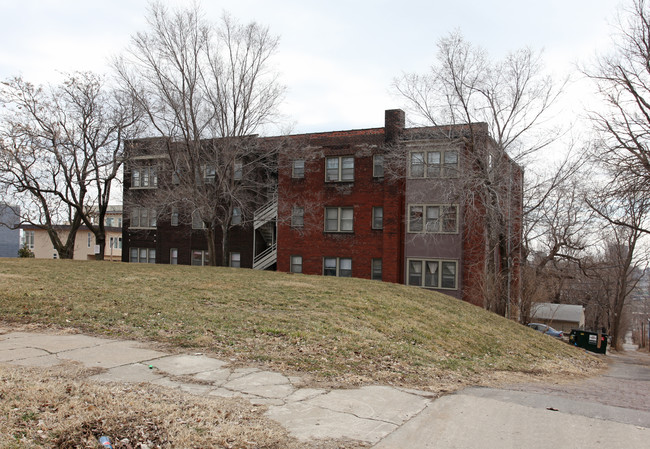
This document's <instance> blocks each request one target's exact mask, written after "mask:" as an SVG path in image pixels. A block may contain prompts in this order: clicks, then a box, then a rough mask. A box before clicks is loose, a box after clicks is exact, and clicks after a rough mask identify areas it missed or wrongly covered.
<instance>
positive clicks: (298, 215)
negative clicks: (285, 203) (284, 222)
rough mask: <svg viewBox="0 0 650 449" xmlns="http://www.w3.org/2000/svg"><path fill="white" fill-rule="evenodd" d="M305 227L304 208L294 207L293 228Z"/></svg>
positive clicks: (292, 215)
mask: <svg viewBox="0 0 650 449" xmlns="http://www.w3.org/2000/svg"><path fill="white" fill-rule="evenodd" d="M304 225H305V208H304V207H302V206H293V209H291V227H292V228H302V227H303V226H304Z"/></svg>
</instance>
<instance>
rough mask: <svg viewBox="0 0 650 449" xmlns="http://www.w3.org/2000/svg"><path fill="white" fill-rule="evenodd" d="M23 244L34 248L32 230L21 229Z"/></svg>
mask: <svg viewBox="0 0 650 449" xmlns="http://www.w3.org/2000/svg"><path fill="white" fill-rule="evenodd" d="M23 246H24V247H27V248H28V249H34V231H23Z"/></svg>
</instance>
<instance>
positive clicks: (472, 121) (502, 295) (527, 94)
mask: <svg viewBox="0 0 650 449" xmlns="http://www.w3.org/2000/svg"><path fill="white" fill-rule="evenodd" d="M395 88H396V90H397V92H398V93H399V94H401V95H402V96H403V97H404V98H405V99H406V100H407V102H408V103H409V105H410V111H411V113H414V114H415V115H416V116H419V117H422V118H423V119H424V121H425V123H427V124H429V125H431V124H432V125H435V126H437V127H438V129H439V130H441V131H443V130H444V129H445V127H447V129H449V131H450V132H449V135H448V137H449V138H450V142H451V141H454V140H455V141H459V140H460V141H461V142H462V144H463V145H464V147H465V148H467V151H466V152H465V154H466V155H467V156H466V160H464V161H462V166H463V169H462V173H461V175H460V176H459V181H458V182H456V183H454V185H453V187H454V191H455V192H456V194H457V195H465V198H464V199H462V200H461V203H462V204H463V205H464V207H465V208H466V222H467V217H474V219H475V220H477V221H476V223H474V224H472V223H471V222H468V223H467V225H468V226H479V225H480V226H482V228H483V229H484V231H483V234H484V239H485V241H486V245H485V254H484V260H485V261H486V264H485V267H484V268H483V269H482V270H481V271H482V273H483V275H482V276H483V282H482V283H483V286H484V288H483V290H484V291H483V295H484V297H485V301H484V304H485V305H486V307H487V308H488V309H490V310H492V311H495V312H497V313H500V314H502V315H511V305H512V303H513V302H514V301H515V298H516V296H517V294H516V293H515V292H512V291H511V289H510V285H511V281H512V266H513V263H515V262H514V261H515V259H517V258H518V256H517V254H518V252H519V251H520V248H519V246H518V245H517V244H516V243H515V244H513V242H515V241H518V239H515V238H513V232H516V225H514V227H513V219H514V218H515V217H514V216H513V215H512V211H513V210H514V209H515V208H516V207H517V206H516V204H515V203H516V202H517V200H518V199H519V201H521V195H520V191H521V189H522V186H521V175H522V172H521V170H522V164H523V163H524V162H525V161H526V159H527V158H529V157H530V156H531V155H532V154H533V153H535V152H536V151H538V150H540V149H542V148H545V147H546V146H548V145H549V144H550V143H551V142H553V140H554V139H555V138H556V136H557V133H555V132H552V131H550V132H549V130H548V129H543V128H544V127H543V126H542V125H543V124H544V120H545V118H546V115H547V113H548V111H549V109H550V107H551V106H552V105H553V103H554V101H555V100H556V99H557V97H558V95H559V94H560V91H561V86H557V85H556V84H555V83H554V82H553V80H552V79H551V78H550V77H548V76H544V74H543V72H542V66H541V61H540V56H539V55H538V54H536V53H534V52H533V51H531V50H530V49H522V50H518V51H516V52H514V53H511V54H510V55H508V56H507V57H506V58H505V59H504V60H503V61H496V62H495V61H492V60H490V59H489V58H488V57H487V55H486V53H485V51H484V50H482V49H481V48H478V47H475V46H473V45H471V44H470V43H468V42H467V41H465V40H464V39H463V37H462V36H461V35H460V33H453V34H451V35H450V36H448V37H446V38H443V39H441V40H440V41H439V43H438V54H437V61H436V63H435V64H434V65H433V66H432V67H431V69H430V71H429V73H427V74H425V75H417V74H407V75H404V76H402V77H401V78H400V79H398V80H396V81H395ZM458 124H462V125H464V126H465V129H466V130H467V132H465V133H463V134H462V135H458V133H454V132H452V130H454V129H457V127H455V126H454V125H458ZM448 125H451V126H448ZM486 127H487V130H488V133H489V137H488V136H486V135H485V131H484V130H485V128H486ZM542 131H543V132H542ZM513 179H514V180H515V182H513ZM517 179H518V181H517ZM495 254H497V255H498V256H497V257H494V255H495ZM477 276H480V274H478V273H477Z"/></svg>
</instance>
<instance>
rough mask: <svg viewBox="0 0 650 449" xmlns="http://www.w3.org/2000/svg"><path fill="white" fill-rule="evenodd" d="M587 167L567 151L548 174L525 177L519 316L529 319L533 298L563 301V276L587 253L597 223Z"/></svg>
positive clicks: (581, 160)
mask: <svg viewBox="0 0 650 449" xmlns="http://www.w3.org/2000/svg"><path fill="white" fill-rule="evenodd" d="M583 167H584V159H583V158H580V159H577V160H571V159H570V158H568V157H567V159H565V160H564V161H563V162H562V163H561V164H560V166H559V167H557V168H555V169H552V170H551V173H550V176H535V177H529V179H528V180H527V181H528V182H527V188H526V192H525V198H526V201H525V204H524V232H523V236H524V237H523V258H524V260H525V261H526V266H525V269H524V274H523V281H522V284H523V291H522V298H521V302H520V306H519V307H520V316H519V318H520V320H521V322H527V320H528V319H529V316H530V312H531V307H532V306H533V303H535V302H557V303H560V302H564V301H565V298H562V292H563V290H564V289H565V281H567V280H568V279H570V278H571V277H573V276H574V274H575V273H574V269H578V268H579V267H580V264H581V260H582V258H583V257H584V256H585V249H586V248H587V247H588V245H589V243H590V236H591V235H592V233H593V231H594V229H593V226H592V224H593V223H592V222H593V220H592V215H593V211H592V210H591V209H590V208H589V207H588V205H587V203H586V202H585V201H584V195H585V189H586V186H585V185H584V179H586V176H585V173H584V170H581V169H582V168H583Z"/></svg>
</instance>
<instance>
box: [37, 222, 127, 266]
mask: <svg viewBox="0 0 650 449" xmlns="http://www.w3.org/2000/svg"><path fill="white" fill-rule="evenodd" d="M32 230H33V231H34V249H33V250H32V252H33V253H34V257H36V258H37V259H56V258H58V257H59V255H58V253H57V252H56V250H54V248H53V246H52V242H51V240H50V237H49V236H48V234H47V231H44V230H42V229H28V231H32ZM59 236H60V238H61V239H65V238H67V233H66V232H60V233H59ZM88 236H90V245H89V244H88V241H89V238H88ZM111 237H112V238H113V239H115V241H118V239H119V238H121V237H122V232H121V230H120V231H113V230H107V231H106V246H105V249H104V260H117V261H119V260H121V259H122V250H121V249H120V248H119V247H118V248H110V241H111ZM74 259H75V260H94V259H95V236H94V235H93V233H92V232H90V231H88V229H85V228H83V229H80V230H79V231H77V236H76V238H75V245H74Z"/></svg>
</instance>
